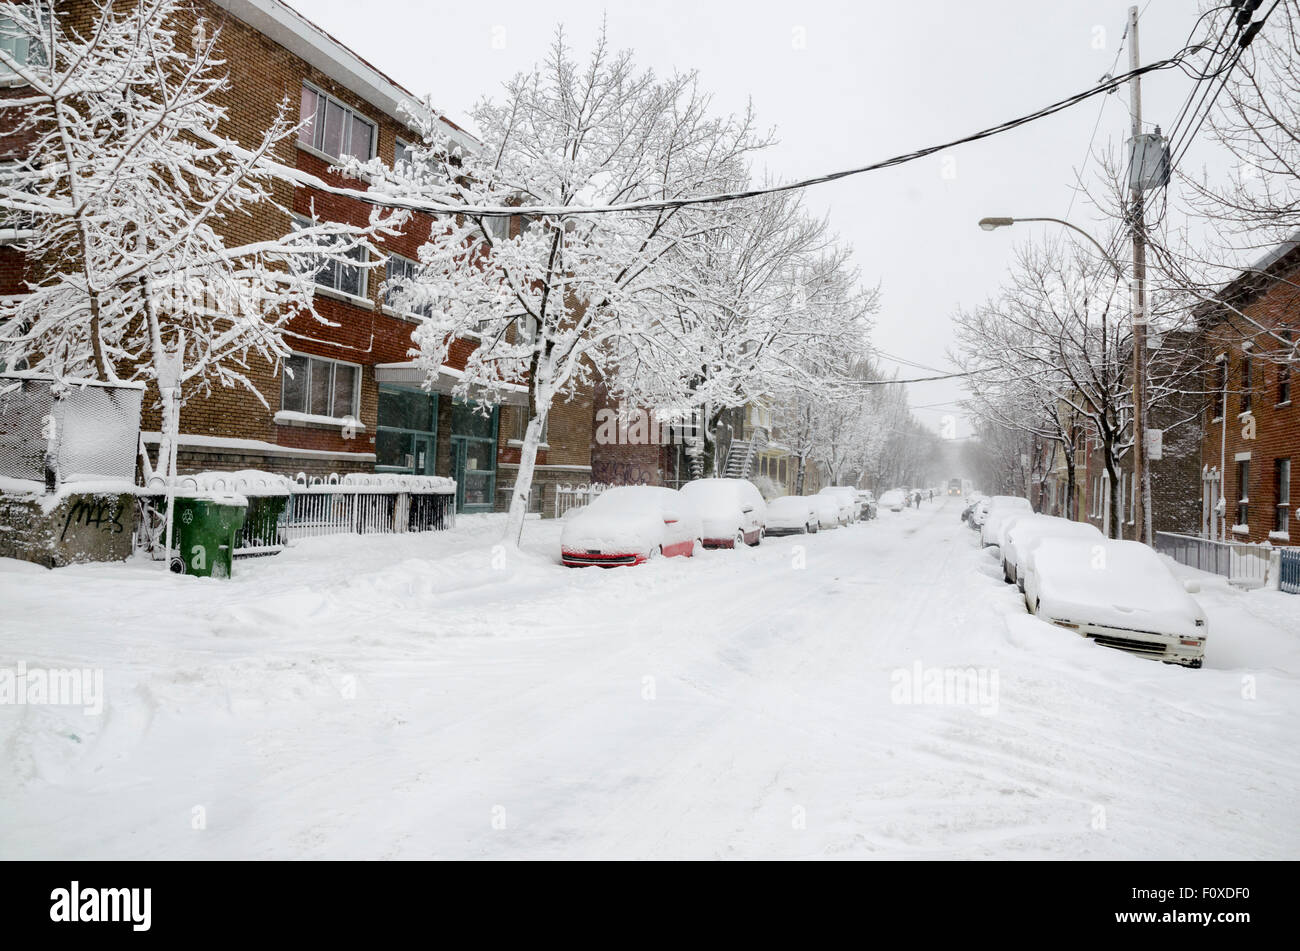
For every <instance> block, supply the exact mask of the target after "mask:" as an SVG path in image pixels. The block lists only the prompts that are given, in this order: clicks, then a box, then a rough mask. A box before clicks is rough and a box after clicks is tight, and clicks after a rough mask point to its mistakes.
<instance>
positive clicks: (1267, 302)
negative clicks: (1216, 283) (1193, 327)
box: [1200, 252, 1300, 544]
mask: <svg viewBox="0 0 1300 951" xmlns="http://www.w3.org/2000/svg"><path fill="white" fill-rule="evenodd" d="M1279 263H1280V265H1281V266H1280V269H1279V274H1278V276H1279V278H1280V280H1277V281H1271V282H1267V283H1266V286H1262V287H1261V286H1258V285H1256V286H1251V287H1248V288H1246V289H1245V291H1244V296H1243V297H1241V298H1239V299H1238V300H1237V302H1236V303H1237V306H1238V307H1239V309H1240V310H1241V311H1242V312H1243V313H1244V314H1245V318H1242V317H1240V316H1237V315H1233V314H1224V313H1219V314H1217V315H1215V316H1213V317H1212V318H1211V319H1210V320H1209V321H1207V324H1206V327H1205V346H1206V358H1207V359H1206V371H1205V377H1204V379H1205V387H1204V389H1205V391H1206V392H1207V393H1212V392H1213V391H1214V390H1215V389H1216V386H1217V383H1218V379H1217V377H1216V370H1215V366H1214V364H1215V358H1216V357H1219V356H1223V358H1224V361H1225V362H1226V365H1227V379H1228V385H1227V389H1228V392H1227V397H1226V407H1225V413H1224V417H1223V418H1220V417H1218V416H1215V415H1214V412H1213V407H1214V398H1213V396H1207V397H1205V407H1206V408H1205V411H1204V416H1205V420H1206V422H1205V426H1204V437H1203V439H1202V440H1201V443H1200V456H1201V463H1202V464H1203V465H1204V466H1207V467H1212V468H1216V469H1217V468H1218V467H1219V466H1220V459H1221V455H1220V453H1221V450H1222V453H1223V456H1222V458H1223V460H1224V469H1223V473H1222V475H1223V490H1224V496H1225V498H1226V499H1227V503H1228V505H1227V524H1228V526H1233V525H1235V524H1237V504H1236V503H1237V500H1238V499H1240V498H1242V497H1243V496H1244V497H1246V498H1248V499H1249V500H1250V502H1249V506H1248V518H1247V521H1246V525H1247V529H1248V530H1247V531H1245V532H1239V533H1230V537H1231V538H1234V539H1237V540H1241V541H1252V542H1259V541H1264V540H1266V539H1268V538H1269V533H1270V531H1272V529H1273V527H1274V515H1275V511H1276V506H1277V503H1278V501H1279V495H1280V493H1279V491H1278V487H1277V486H1276V485H1275V480H1274V463H1275V461H1276V460H1278V459H1291V460H1292V466H1293V470H1292V472H1291V479H1290V483H1289V485H1288V487H1287V489H1286V492H1287V495H1288V496H1289V500H1290V501H1291V503H1292V511H1291V512H1288V519H1287V521H1288V526H1289V528H1290V535H1291V537H1292V538H1300V532H1297V530H1296V528H1295V524H1294V522H1295V518H1294V514H1293V511H1294V502H1295V500H1296V499H1297V497H1298V496H1297V493H1298V492H1300V482H1297V478H1298V476H1297V473H1296V471H1294V467H1295V466H1297V465H1300V408H1297V406H1296V404H1295V401H1294V398H1293V399H1292V400H1290V401H1285V402H1282V403H1279V380H1280V379H1281V378H1282V377H1283V375H1284V371H1283V364H1281V363H1280V362H1278V361H1277V359H1276V357H1277V356H1278V355H1280V354H1281V353H1282V352H1284V350H1285V347H1284V346H1283V344H1282V343H1281V342H1279V341H1277V340H1275V339H1274V338H1273V337H1272V336H1271V334H1270V332H1271V331H1277V332H1291V333H1293V334H1295V335H1296V336H1298V337H1300V289H1297V288H1296V287H1295V286H1293V284H1294V283H1295V282H1296V281H1297V280H1300V260H1298V259H1297V255H1296V254H1295V253H1294V252H1293V253H1292V254H1291V255H1288V256H1287V257H1286V258H1284V259H1283V260H1282V261H1281V262H1279ZM1247 351H1249V353H1250V354H1251V359H1250V370H1251V373H1250V381H1249V390H1250V394H1251V395H1250V410H1251V413H1250V415H1251V416H1252V417H1253V419H1254V438H1253V439H1251V438H1249V437H1250V427H1249V425H1248V422H1249V418H1248V417H1247V416H1246V415H1244V413H1243V409H1244V401H1245V394H1244V390H1246V389H1247V386H1246V380H1245V378H1244V377H1243V373H1242V369H1243V361H1242V357H1243V354H1244V353H1246V352H1247ZM1270 355H1272V357H1273V359H1270ZM1291 375H1292V377H1293V378H1294V377H1295V375H1296V374H1295V373H1294V372H1293V373H1292V374H1291ZM1295 386H1296V383H1295V382H1294V381H1293V382H1292V388H1293V390H1294V388H1295ZM1225 427H1226V432H1225ZM1225 436H1226V440H1225ZM1239 457H1244V461H1247V462H1248V463H1249V476H1248V478H1249V482H1248V484H1246V485H1244V486H1243V485H1242V484H1241V481H1240V479H1239V477H1238V465H1237V463H1238V461H1239ZM1274 541H1277V542H1280V543H1282V544H1287V543H1288V539H1287V538H1285V537H1279V538H1275V539H1274Z"/></svg>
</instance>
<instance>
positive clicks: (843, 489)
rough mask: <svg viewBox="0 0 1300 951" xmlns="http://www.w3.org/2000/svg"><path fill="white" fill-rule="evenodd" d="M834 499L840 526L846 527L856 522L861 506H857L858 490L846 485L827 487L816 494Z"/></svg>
mask: <svg viewBox="0 0 1300 951" xmlns="http://www.w3.org/2000/svg"><path fill="white" fill-rule="evenodd" d="M817 494H818V495H822V496H826V497H827V498H831V499H834V500H835V501H836V502H837V503H838V504H839V507H840V524H842V525H848V524H850V523H852V522H856V521H857V520H858V513H859V511H861V506H860V505H859V504H858V490H857V489H854V488H850V487H849V486H847V485H828V486H826V488H824V489H822V490H821V491H820V492H818V493H817Z"/></svg>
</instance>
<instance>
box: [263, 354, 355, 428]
mask: <svg viewBox="0 0 1300 951" xmlns="http://www.w3.org/2000/svg"><path fill="white" fill-rule="evenodd" d="M290 356H294V357H303V358H304V359H306V360H307V379H306V380H305V381H304V387H305V389H304V392H305V394H306V400H305V404H304V405H307V406H310V405H311V361H312V360H319V361H321V362H322V363H331V364H337V365H341V366H345V367H352V368H353V369H355V370H356V371H357V372H356V374H355V376H353V378H352V415H351V417H346V416H318V415H317V414H315V413H308V412H306V411H305V410H294V409H286V408H285V405H284V381H285V375H284V370H285V368H284V366H283V365H282V366H281V367H280V408H279V409H278V410H276V412H275V416H277V417H278V416H279V415H280V414H281V413H290V414H293V417H299V418H296V419H295V418H293V417H286V419H291V420H292V421H289V422H281V421H280V420H279V419H276V420H275V422H276V423H278V424H280V425H293V423H294V422H297V423H298V424H300V425H305V424H306V423H307V422H308V420H305V419H302V418H300V417H310V421H312V422H315V421H316V420H321V421H322V423H321V425H328V426H333V425H335V424H336V423H337V424H338V425H340V426H342V425H345V424H348V423H351V424H352V425H354V426H355V427H356V428H358V429H363V428H364V427H363V426H362V425H361V421H360V418H359V417H360V414H361V377H362V375H363V374H364V373H365V368H364V367H362V365H361V364H359V363H351V362H349V361H347V360H335V359H334V358H332V357H318V356H316V354H314V353H300V352H299V351H297V350H294V351H292V352H291V354H290ZM331 376H332V374H331ZM333 404H334V381H333V379H331V380H330V405H331V406H332V405H333Z"/></svg>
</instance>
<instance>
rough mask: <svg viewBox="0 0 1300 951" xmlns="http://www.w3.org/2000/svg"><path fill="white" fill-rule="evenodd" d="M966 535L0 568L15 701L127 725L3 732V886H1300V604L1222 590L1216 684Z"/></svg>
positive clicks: (875, 526)
mask: <svg viewBox="0 0 1300 951" xmlns="http://www.w3.org/2000/svg"><path fill="white" fill-rule="evenodd" d="M959 513H960V505H959V504H958V502H957V500H954V501H952V502H947V503H945V502H941V501H936V502H934V503H933V504H927V505H925V506H924V507H923V508H922V509H921V511H919V512H918V511H916V510H911V509H909V510H906V511H904V512H901V513H890V512H882V513H881V517H880V518H879V519H878V520H876V521H874V522H869V523H860V524H857V525H854V526H851V527H849V528H846V529H842V530H839V531H835V532H830V533H821V534H818V535H814V536H809V537H793V538H782V539H776V538H769V539H766V540H765V541H764V543H763V544H762V546H761V547H759V548H757V549H748V550H742V551H739V552H731V551H717V552H707V553H705V554H703V555H702V556H701V557H698V558H696V559H694V560H690V559H683V558H671V559H660V560H659V561H657V562H655V563H652V564H649V565H645V566H640V567H636V568H629V569H615V570H609V571H604V570H599V569H580V570H574V569H566V568H563V567H561V566H560V565H558V563H557V560H558V559H557V555H558V545H557V543H558V536H559V528H560V525H559V523H558V522H554V521H546V522H538V521H530V522H529V523H528V524H527V528H526V534H525V546H524V547H525V554H524V555H522V556H520V555H518V554H515V553H513V552H509V551H507V550H506V549H504V548H500V547H497V546H495V540H496V538H497V537H498V536H499V533H500V530H501V526H502V521H501V520H500V518H499V517H491V516H484V517H477V518H474V517H471V518H463V519H462V520H461V521H460V523H459V524H458V526H457V528H456V529H455V531H453V532H448V533H435V534H424V535H408V536H369V537H361V538H358V537H333V538H328V539H319V540H316V541H314V542H310V543H304V544H301V545H299V546H297V547H296V548H294V549H293V550H291V551H289V552H286V553H285V554H283V555H280V556H278V557H274V558H267V559H260V560H259V559H255V560H249V561H242V562H240V563H239V564H238V566H237V573H236V577H235V578H234V579H233V580H231V581H229V582H221V581H215V580H207V579H204V580H200V579H194V578H188V577H180V576H169V575H164V574H162V573H161V572H160V571H158V570H156V569H155V568H154V567H153V566H152V565H148V564H145V563H141V562H135V563H130V564H127V565H92V566H82V567H70V568H64V569H59V570H57V571H55V572H49V571H46V570H45V569H42V568H38V567H35V566H32V565H28V564H25V563H19V562H14V561H3V562H0V603H2V604H3V605H4V612H3V615H2V616H0V667H13V666H15V665H16V664H18V663H20V662H21V663H25V664H26V665H27V666H28V667H48V668H68V667H81V668H102V669H103V671H104V690H105V693H106V699H105V701H104V710H103V715H102V716H88V715H86V714H84V713H83V711H82V710H81V709H80V708H71V707H66V706H40V705H12V704H11V705H0V749H2V750H3V751H4V759H5V762H6V765H7V768H6V769H5V770H4V771H3V773H0V856H3V857H6V858H18V857H21V858H37V857H39V858H101V857H103V858H163V857H168V858H170V857H184V858H239V857H247V858H273V857H274V858H290V857H309V858H325V857H329V858H352V857H358V858H359V857H401V858H423V857H444V856H445V857H513V856H524V857H624V856H627V857H724V858H725V857H822V856H825V857H840V856H853V857H889V858H896V857H1059V858H1198V859H1200V858H1230V857H1242V858H1245V857H1253V858H1264V857H1269V858H1296V857H1297V856H1300V822H1297V819H1296V809H1295V796H1296V790H1297V788H1300V757H1297V755H1296V754H1297V752H1298V750H1300V740H1298V739H1297V738H1298V737H1300V731H1298V730H1297V726H1298V725H1300V682H1298V676H1300V612H1298V611H1296V610H1295V609H1294V608H1291V607H1290V605H1292V604H1300V601H1296V600H1295V599H1294V598H1292V599H1291V600H1289V601H1288V600H1286V599H1288V598H1289V597H1290V596H1287V595H1281V594H1277V593H1276V592H1255V593H1252V594H1243V593H1241V592H1237V591H1234V590H1231V589H1228V588H1226V587H1225V586H1221V585H1214V584H1210V585H1207V586H1206V587H1205V588H1204V589H1203V593H1202V594H1201V595H1200V600H1201V601H1202V604H1203V605H1204V606H1205V608H1206V611H1207V613H1208V615H1209V619H1210V627H1209V637H1210V640H1209V646H1208V648H1207V666H1206V668H1205V669H1202V670H1189V669H1184V668H1179V667H1172V666H1164V665H1159V664H1155V663H1152V662H1149V661H1144V660H1141V659H1138V658H1135V657H1132V656H1129V655H1126V654H1122V653H1119V652H1116V651H1111V650H1107V649H1104V648H1100V647H1097V646H1095V645H1092V644H1090V643H1086V642H1084V641H1083V640H1081V639H1079V638H1077V637H1076V636H1074V635H1072V634H1070V633H1069V632H1067V631H1064V630H1061V629H1058V628H1054V627H1051V626H1049V625H1047V624H1044V623H1042V622H1040V621H1038V620H1036V619H1034V618H1031V617H1029V616H1027V615H1026V614H1025V612H1024V610H1023V607H1022V604H1021V602H1020V599H1019V597H1018V595H1017V593H1016V591H1015V589H1014V588H1013V587H1010V586H1007V585H1004V584H1003V583H1002V581H1001V577H1000V569H999V567H998V566H997V564H996V563H995V560H994V558H993V557H992V554H991V550H990V551H981V550H980V548H979V543H978V540H977V537H976V536H975V535H974V533H972V532H970V531H968V530H967V529H966V528H965V526H964V525H963V524H962V523H961V522H960V521H959V518H958V515H959ZM968 668H973V669H974V673H975V674H976V675H978V678H979V683H980V684H981V686H982V687H983V688H985V689H984V691H983V692H982V693H980V694H979V695H978V696H967V697H965V698H963V697H960V696H958V697H953V696H951V695H943V694H940V695H939V696H937V697H935V696H932V695H929V694H927V693H926V692H925V691H923V689H922V686H921V684H914V683H912V680H913V678H915V676H916V675H917V674H918V673H921V674H922V680H924V679H925V675H926V674H925V672H928V671H938V672H939V673H940V674H942V672H943V671H944V670H947V671H954V670H956V671H966V670H967V669H968ZM913 688H914V689H913ZM962 699H965V700H968V701H970V702H962V703H957V702H946V703H945V702H900V701H910V700H931V701H934V700H938V701H943V700H948V701H953V700H962Z"/></svg>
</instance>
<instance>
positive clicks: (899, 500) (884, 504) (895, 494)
mask: <svg viewBox="0 0 1300 951" xmlns="http://www.w3.org/2000/svg"><path fill="white" fill-rule="evenodd" d="M906 505H907V496H905V495H904V494H903V493H902V492H901V491H900V490H898V489H890V490H889V491H888V492H882V493H880V507H881V508H886V509H889V511H891V512H901V511H903V508H904V507H905V506H906Z"/></svg>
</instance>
